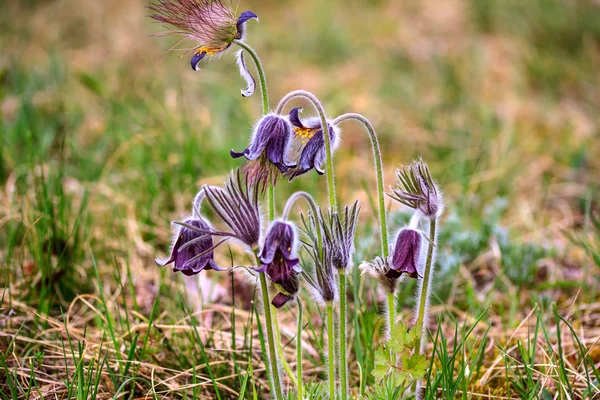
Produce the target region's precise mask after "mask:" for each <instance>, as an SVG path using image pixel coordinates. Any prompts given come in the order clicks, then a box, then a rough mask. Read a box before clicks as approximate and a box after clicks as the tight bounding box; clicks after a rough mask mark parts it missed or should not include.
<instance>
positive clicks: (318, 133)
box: [286, 108, 340, 180]
mask: <svg viewBox="0 0 600 400" xmlns="http://www.w3.org/2000/svg"><path fill="white" fill-rule="evenodd" d="M300 111H302V109H301V108H294V109H293V110H292V111H290V116H289V119H290V122H291V123H292V125H293V131H294V135H293V140H292V144H291V146H290V151H289V156H288V157H289V159H290V160H292V161H293V162H294V163H295V164H296V166H295V167H294V168H290V169H289V170H288V171H287V172H286V176H287V177H288V178H289V179H290V180H292V179H294V178H295V177H297V176H299V175H302V174H304V173H306V172H308V171H310V170H311V169H314V170H315V171H317V173H318V174H319V175H322V174H323V173H325V171H324V170H323V169H322V168H321V166H322V165H323V163H324V162H325V160H326V158H327V152H326V149H325V137H324V135H323V129H322V126H321V120H320V119H319V118H318V117H313V118H309V119H307V120H305V121H304V122H302V121H301V120H300V116H299V112H300ZM327 129H328V131H329V140H330V143H331V151H332V152H333V151H335V149H337V146H338V144H339V137H340V132H339V129H338V128H337V127H335V126H332V125H331V124H327Z"/></svg>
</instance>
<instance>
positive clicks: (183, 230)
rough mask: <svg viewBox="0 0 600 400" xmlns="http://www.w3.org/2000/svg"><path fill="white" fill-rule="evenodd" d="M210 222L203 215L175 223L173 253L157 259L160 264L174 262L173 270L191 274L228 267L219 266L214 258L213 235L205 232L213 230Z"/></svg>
mask: <svg viewBox="0 0 600 400" xmlns="http://www.w3.org/2000/svg"><path fill="white" fill-rule="evenodd" d="M211 230H212V228H211V227H210V225H209V223H208V222H207V221H206V220H205V219H204V218H202V217H190V218H188V219H186V220H185V221H183V223H181V224H176V225H175V235H174V240H173V246H172V248H171V255H170V257H169V258H168V259H166V260H160V259H158V258H157V259H156V263H157V264H158V265H160V266H163V267H164V266H165V265H167V264H171V263H174V264H175V265H174V267H173V271H175V272H177V271H181V272H182V273H183V274H184V275H187V276H191V275H196V274H198V273H200V271H203V270H210V269H214V270H217V271H222V270H225V269H226V268H221V267H219V266H218V265H217V264H216V263H215V260H214V254H213V250H214V249H215V247H216V246H214V245H213V237H212V235H210V234H207V233H204V232H208V231H211Z"/></svg>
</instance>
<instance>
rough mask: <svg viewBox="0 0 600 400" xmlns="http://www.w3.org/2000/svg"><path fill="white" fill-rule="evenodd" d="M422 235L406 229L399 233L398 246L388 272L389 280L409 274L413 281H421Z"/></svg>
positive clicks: (395, 248)
mask: <svg viewBox="0 0 600 400" xmlns="http://www.w3.org/2000/svg"><path fill="white" fill-rule="evenodd" d="M421 241H422V238H421V233H420V232H419V231H416V230H414V229H408V228H404V229H401V230H400V232H398V236H397V237H396V245H395V246H394V252H393V255H392V262H391V263H390V270H389V272H388V274H387V275H388V277H389V278H394V277H395V278H398V277H400V276H401V275H402V274H407V275H408V276H410V277H411V278H413V279H419V278H420V275H419V255H420V252H421Z"/></svg>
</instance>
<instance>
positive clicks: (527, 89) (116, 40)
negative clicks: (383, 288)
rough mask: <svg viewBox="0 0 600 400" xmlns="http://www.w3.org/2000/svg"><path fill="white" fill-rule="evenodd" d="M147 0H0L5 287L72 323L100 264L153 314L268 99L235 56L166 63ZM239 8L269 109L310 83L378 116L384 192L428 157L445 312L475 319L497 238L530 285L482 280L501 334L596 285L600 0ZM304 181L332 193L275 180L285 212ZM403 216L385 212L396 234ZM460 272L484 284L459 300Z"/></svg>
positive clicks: (354, 163)
mask: <svg viewBox="0 0 600 400" xmlns="http://www.w3.org/2000/svg"><path fill="white" fill-rule="evenodd" d="M147 5H148V3H147V1H142V0H103V1H96V0H4V1H0V9H1V10H2V11H1V12H0V227H1V228H0V263H1V265H2V267H3V268H2V269H3V272H2V276H0V283H2V284H3V286H4V287H5V288H10V291H9V292H10V296H9V297H10V299H11V301H16V300H18V301H19V302H22V304H26V305H27V306H30V307H32V309H35V310H37V311H40V312H47V313H52V312H54V313H55V314H60V312H59V309H61V308H62V309H63V310H64V309H66V308H67V307H68V306H69V304H70V302H71V301H72V300H73V299H74V298H75V296H76V295H78V294H83V293H91V292H93V291H94V290H95V289H94V288H95V287H96V284H95V283H94V282H93V279H92V278H93V277H94V276H95V272H94V271H96V274H97V275H98V277H99V278H98V279H100V280H101V281H102V282H104V285H106V286H108V287H117V286H118V282H119V280H118V279H117V278H116V277H115V275H114V274H115V272H114V271H115V269H118V268H116V266H118V265H121V263H123V264H126V265H127V268H128V271H133V276H134V278H132V280H131V281H132V282H134V283H135V285H136V287H138V285H139V287H138V289H139V288H145V289H143V290H146V291H147V292H148V293H149V294H147V295H145V296H142V295H139V296H138V297H139V298H138V299H137V301H139V302H140V307H141V308H140V309H141V310H142V311H141V312H142V313H143V312H144V310H145V313H146V315H147V314H148V313H149V311H150V310H151V309H152V304H153V302H154V298H155V294H156V291H157V290H159V289H156V286H157V284H156V282H157V281H158V279H159V273H160V271H159V269H158V268H155V267H154V264H153V259H154V257H155V256H156V255H157V254H161V255H164V253H165V252H166V251H167V249H168V246H169V243H170V241H169V240H170V239H169V237H170V227H169V221H170V220H173V219H179V218H182V217H183V216H185V215H187V214H188V213H189V210H190V202H191V200H192V199H193V196H194V194H195V193H196V191H197V189H198V188H199V187H200V185H201V184H204V183H216V184H219V183H221V182H223V181H224V179H225V177H226V175H227V174H228V172H229V171H230V170H231V169H232V168H236V167H238V166H239V161H238V160H233V159H231V158H230V157H229V149H231V148H234V149H236V150H240V149H243V148H244V147H245V146H246V144H247V142H248V138H249V134H250V133H251V128H252V124H253V123H254V121H255V120H256V119H257V118H259V117H260V112H261V103H260V94H259V93H256V94H255V95H254V96H253V97H251V98H247V99H244V98H242V97H241V96H240V93H239V90H240V88H242V87H243V86H244V82H243V80H242V79H241V78H240V77H239V74H238V73H237V68H236V66H235V62H234V58H233V54H232V53H229V54H227V55H225V56H223V57H222V58H220V59H217V60H213V61H211V62H209V63H203V64H202V70H201V71H200V72H194V71H192V70H191V69H190V67H189V59H188V58H187V57H186V58H184V59H180V58H179V57H178V55H177V54H176V53H174V52H173V53H169V54H166V50H167V49H169V48H170V47H171V45H172V44H173V43H174V41H173V40H170V39H169V38H156V37H150V36H149V35H151V34H152V33H156V32H159V31H161V27H160V26H159V25H157V24H154V23H152V22H151V20H150V19H149V18H148V17H147V15H148V14H149V10H148V9H147V8H146V6H147ZM238 8H239V11H244V10H246V9H249V10H252V11H254V12H255V13H256V14H258V16H259V17H260V23H259V24H256V23H255V22H254V21H252V22H250V23H249V24H248V38H247V42H248V43H249V44H250V45H252V46H253V47H254V48H255V49H256V50H257V52H258V54H259V55H260V57H261V59H262V62H263V64H264V66H265V68H266V73H267V79H268V82H269V91H270V96H271V104H272V107H274V105H275V104H276V102H277V101H278V100H279V98H281V97H282V96H283V95H285V94H286V93H287V92H288V91H291V90H295V89H305V90H309V91H311V92H313V93H315V94H316V95H317V96H318V97H319V98H320V99H321V100H322V102H323V103H324V105H325V107H326V111H327V113H328V115H329V116H336V115H339V114H342V113H345V112H358V113H362V114H364V115H365V116H367V117H368V118H369V119H370V120H371V121H372V122H373V124H374V126H375V128H376V130H377V132H378V134H379V137H380V142H381V146H382V151H383V155H384V163H385V172H386V185H387V184H392V183H393V179H394V169H395V168H396V167H397V166H399V165H400V164H406V163H408V162H410V161H411V160H412V159H413V158H415V157H419V156H422V157H423V159H424V160H425V161H427V162H428V163H429V165H430V167H431V170H432V174H433V176H434V177H435V178H436V180H437V181H438V182H439V184H440V185H441V187H443V188H444V190H445V193H446V197H445V198H446V202H447V205H448V213H447V215H448V218H447V224H446V226H447V228H446V231H445V232H442V246H444V249H442V251H441V256H440V265H441V270H442V272H443V273H445V274H446V276H447V279H445V280H444V278H442V280H441V283H440V287H441V288H445V289H443V290H442V289H440V292H439V293H440V294H439V297H440V298H441V299H447V298H448V297H451V296H458V297H459V298H461V297H460V295H461V294H462V295H464V297H462V299H463V300H464V302H463V303H460V300H457V301H458V302H459V303H460V304H458V306H457V307H458V308H459V309H465V310H466V309H469V308H470V307H472V306H473V304H471V303H469V302H468V301H466V300H465V299H467V300H468V299H470V298H474V297H473V296H474V295H473V293H472V289H473V287H474V288H475V290H476V291H477V290H478V289H481V288H482V287H484V286H485V285H484V284H483V283H482V282H481V279H483V280H485V279H487V278H486V277H485V276H486V273H484V272H482V271H481V270H480V268H481V263H482V262H483V263H486V262H488V261H489V260H488V259H487V258H486V257H488V256H490V254H492V255H494V254H496V253H494V251H495V249H496V247H495V246H496V245H497V243H498V242H499V243H500V244H499V246H500V249H501V253H502V254H501V255H500V257H501V258H502V261H503V262H500V264H499V265H500V268H502V271H503V272H504V273H505V274H506V276H508V279H509V282H510V284H509V286H510V285H515V286H511V287H512V288H513V289H514V290H516V289H515V288H517V289H519V290H520V289H523V290H525V289H527V288H529V289H535V291H534V294H533V295H532V294H526V293H525V292H523V295H522V297H521V296H516V299H515V298H510V299H509V298H507V297H506V294H507V293H509V292H506V291H505V290H504V289H503V286H496V285H492V287H491V288H490V287H486V289H485V290H486V291H485V294H486V295H485V296H484V298H483V299H482V298H479V299H478V305H477V306H476V310H479V309H481V310H483V309H484V307H486V306H487V305H489V304H496V305H498V304H501V305H500V306H499V307H502V309H504V307H505V306H506V309H510V310H511V311H510V317H506V316H503V317H501V319H502V321H503V322H504V323H506V324H507V326H506V327H505V328H506V329H508V328H509V327H513V328H514V327H515V326H516V325H517V324H518V323H519V322H520V320H519V318H517V316H518V315H519V312H520V307H522V306H523V304H525V303H527V302H528V301H529V298H530V297H532V296H533V297H535V298H536V299H537V297H536V296H537V294H535V293H538V291H539V293H540V296H542V297H543V296H545V295H546V294H544V292H543V290H545V289H547V288H548V287H567V288H568V287H573V286H575V287H579V286H587V285H590V286H591V287H594V286H597V276H596V275H597V274H595V272H597V270H594V269H591V268H595V267H596V266H597V265H596V266H595V264H594V261H595V262H596V264H598V263H600V261H599V260H600V256H599V254H600V246H598V239H597V234H596V233H595V232H594V231H593V230H592V228H590V226H593V225H591V223H590V216H594V215H596V214H595V213H597V212H598V198H599V196H598V185H599V183H600V159H599V157H598V156H599V155H600V125H599V115H600V90H599V87H600V86H599V84H600V73H599V71H600V3H599V2H598V1H595V0H527V1H521V0H504V1H494V0H449V1H443V2H442V1H438V0H423V1H417V0H407V1H393V0H389V1H384V0H371V1H342V0H336V1H324V0H323V1H318V0H304V1H273V0H267V1H242V2H241V3H240V4H239V7H238ZM298 104H301V103H298ZM310 113H311V110H310V107H305V115H307V114H310ZM342 128H343V137H342V146H341V149H340V150H339V151H338V153H337V154H336V159H335V164H336V173H337V177H338V184H337V187H338V193H339V197H340V199H341V201H342V203H350V202H352V201H353V200H354V199H356V198H359V199H360V200H361V202H362V204H363V213H362V220H363V224H362V227H361V228H360V229H359V244H358V246H357V247H358V249H359V251H358V255H357V258H360V257H362V258H363V259H369V258H373V257H374V256H375V255H377V248H378V247H377V246H378V241H377V238H376V236H373V235H371V233H372V232H376V231H377V228H376V226H373V221H374V219H373V215H374V213H373V210H372V206H371V205H372V198H373V196H374V188H375V186H374V176H375V174H374V170H373V168H372V164H373V163H372V159H371V150H370V147H369V142H368V138H367V136H366V135H365V134H364V132H363V131H362V128H361V127H360V126H358V125H354V124H353V123H348V124H347V125H344V126H343V127H342ZM298 189H304V190H308V191H310V192H311V193H314V194H315V196H317V197H318V198H319V199H320V200H322V201H324V200H325V198H324V196H323V195H324V194H325V192H326V190H325V181H324V179H322V178H320V177H318V176H317V175H316V174H314V173H312V174H309V175H307V176H305V177H303V178H302V179H298V180H296V181H295V182H294V183H292V184H288V183H285V182H283V183H281V184H280V185H279V186H278V188H277V191H278V194H277V202H278V205H279V207H280V208H281V207H282V205H283V202H284V201H285V197H286V194H289V193H291V192H292V191H293V190H298ZM322 203H323V202H322ZM323 204H324V203H323ZM390 208H391V209H392V210H393V211H396V210H397V209H398V207H397V206H395V205H391V204H390ZM404 218H405V217H404V216H403V215H401V214H399V213H393V214H392V216H391V219H392V227H393V228H397V227H398V226H400V224H401V223H402V221H403V220H404ZM574 238H576V240H574ZM595 246H598V247H595ZM590 249H591V250H590ZM92 254H93V257H92ZM494 257H495V256H494ZM225 259H227V257H225ZM482 260H483V261H482ZM486 260H487V261H486ZM590 260H591V261H590ZM459 271H460V272H459ZM466 271H468V272H466ZM456 274H460V275H461V276H462V278H463V279H464V281H462V280H461V282H470V283H465V285H466V286H465V288H462V287H461V288H459V289H457V288H456V287H455V286H453V283H454V282H453V278H452V277H453V276H455V275H456ZM442 276H444V275H443V274H442ZM482 276H483V278H482ZM113 278H114V279H113ZM140 282H142V283H140ZM148 282H150V283H148ZM565 282H567V283H565ZM569 282H570V283H569ZM412 288H413V287H412V286H409V288H408V289H406V290H405V291H404V292H402V293H401V294H400V298H401V300H402V299H404V298H405V297H406V298H407V296H408V294H407V293H409V292H408V291H409V290H410V289H412ZM139 290H142V289H139ZM456 290H458V293H459V294H458V295H457V292H456ZM463 291H464V292H463ZM510 293H511V294H515V293H520V292H519V291H518V290H517V291H516V292H510ZM593 293H595V290H594V292H590V293H588V294H589V295H590V296H592V295H593ZM5 294H6V291H5ZM564 294H565V295H567V296H571V295H572V294H573V293H572V292H569V291H567V292H565V293H564ZM560 296H562V294H556V293H552V294H550V295H548V297H549V298H552V299H556V298H560ZM3 298H5V297H4V296H3ZM452 298H453V299H454V297H452ZM593 299H594V297H589V301H592V300H593ZM5 300H6V299H5ZM113 300H115V299H113ZM406 301H407V303H406V304H407V307H406V310H408V312H410V304H411V303H410V301H411V300H408V299H406ZM532 301H534V300H532ZM523 302H524V303H523ZM502 304H505V305H502ZM527 304H529V303H527ZM530 305H531V304H529V306H530ZM142 306H143V307H142ZM13 307H14V306H13ZM9 309H10V307H6V306H5V307H3V310H2V312H3V313H7V312H8V311H7V310H9Z"/></svg>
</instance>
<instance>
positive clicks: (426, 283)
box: [415, 218, 437, 354]
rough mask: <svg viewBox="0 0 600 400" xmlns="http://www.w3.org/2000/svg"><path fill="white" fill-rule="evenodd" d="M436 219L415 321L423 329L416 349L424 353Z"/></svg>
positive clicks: (431, 233) (431, 232)
mask: <svg viewBox="0 0 600 400" xmlns="http://www.w3.org/2000/svg"><path fill="white" fill-rule="evenodd" d="M436 225H437V221H436V218H432V219H431V221H430V222H429V248H428V249H427V260H426V262H425V272H424V273H423V284H422V285H421V293H420V294H419V312H418V314H417V320H416V321H415V325H417V326H418V325H419V324H421V325H422V327H423V329H422V332H421V336H420V337H419V339H418V340H417V346H416V347H415V348H416V349H418V350H419V352H421V354H422V353H423V350H424V344H425V341H424V336H425V331H426V330H427V329H426V328H425V321H426V320H427V311H429V307H428V305H429V304H428V303H429V294H430V293H429V292H430V291H431V271H432V269H433V259H434V257H433V253H434V251H435V247H436V245H437V236H436V232H435V230H436Z"/></svg>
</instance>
